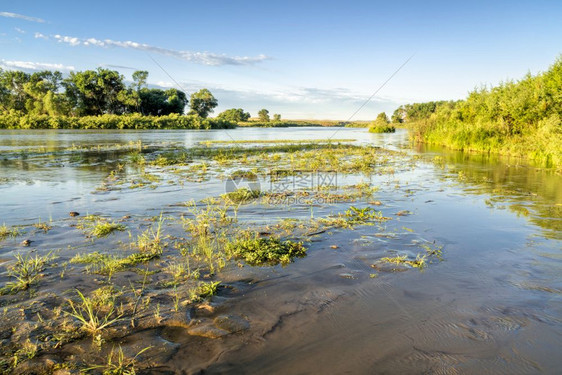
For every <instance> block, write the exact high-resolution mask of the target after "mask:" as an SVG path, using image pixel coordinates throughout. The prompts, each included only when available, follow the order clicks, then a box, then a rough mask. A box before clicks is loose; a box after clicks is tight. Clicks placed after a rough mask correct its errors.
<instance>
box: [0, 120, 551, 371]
mask: <svg viewBox="0 0 562 375" xmlns="http://www.w3.org/2000/svg"><path fill="white" fill-rule="evenodd" d="M336 131H337V133H335V132H336ZM334 133H335V135H334ZM231 137H232V138H234V139H236V140H240V139H262V140H273V139H319V138H329V137H334V138H347V139H356V143H358V144H372V145H375V146H380V147H386V148H391V149H404V148H407V147H408V146H409V144H408V137H407V133H406V132H405V131H398V132H397V133H395V134H369V133H367V132H366V130H365V129H330V128H303V129H292V128H289V129H286V128H285V129H264V128H257V129H235V130H228V131H222V130H221V131H179V130H174V131H138V132H137V131H123V132H120V131H66V130H65V131H35V130H34V131H2V132H0V195H1V197H2V199H1V201H0V224H2V223H4V222H5V223H7V224H9V225H18V224H25V223H29V221H31V220H37V219H38V218H42V219H47V218H53V219H54V220H55V221H56V220H57V219H61V218H64V217H68V212H69V211H79V212H84V213H92V214H93V213H103V214H104V215H106V216H110V217H120V216H123V215H132V216H135V215H138V217H147V216H155V215H158V214H159V213H160V212H162V210H163V209H165V210H166V214H168V215H171V214H177V215H179V214H180V212H181V210H182V208H179V206H178V203H179V202H185V201H188V200H191V199H194V200H201V199H203V198H206V197H208V196H216V195H218V194H221V193H222V192H223V188H224V187H223V181H222V180H220V179H217V178H207V179H202V180H201V182H198V181H197V180H189V181H188V180H187V179H186V178H184V177H182V176H183V175H181V174H179V172H181V170H178V171H172V172H171V173H172V174H177V176H178V177H177V178H176V179H175V180H174V181H175V182H174V184H167V183H161V184H159V185H158V184H153V185H151V184H150V181H149V180H150V179H151V178H152V179H157V178H160V177H162V176H161V175H160V174H159V170H158V169H157V168H156V169H154V170H152V171H149V172H150V173H151V174H150V175H148V172H147V171H143V170H142V168H137V167H135V166H134V165H131V164H130V163H129V164H127V166H123V164H124V160H125V159H126V158H127V159H128V158H131V157H132V155H133V154H134V153H135V152H136V151H135V143H136V142H138V141H142V144H143V145H144V146H147V147H148V148H152V150H157V149H158V148H159V147H164V146H165V147H166V148H168V149H169V148H183V147H187V148H189V147H193V146H195V145H196V144H197V142H200V141H205V140H229V139H231ZM115 145H121V148H120V147H113V146H115ZM127 145H131V146H130V148H128V147H129V146H127ZM94 146H96V147H97V146H100V149H99V150H92V149H91V148H92V147H94ZM104 146H107V147H105V148H104ZM256 147H257V146H256ZM85 149H90V150H85ZM26 150H27V151H26ZM414 151H415V157H416V158H419V161H418V163H417V165H416V167H415V168H414V169H410V168H404V169H403V170H400V169H397V170H396V173H394V174H393V173H386V174H381V175H374V176H370V177H369V179H368V181H369V182H370V183H372V184H373V185H375V186H378V187H379V190H378V191H377V192H376V195H375V199H376V200H378V201H380V202H381V203H382V204H381V205H380V206H377V209H380V210H381V211H382V213H383V214H384V215H385V216H388V217H392V220H391V221H389V222H388V223H385V224H381V225H380V226H378V227H377V228H375V227H372V226H362V227H361V226H360V227H357V228H356V229H355V230H353V231H349V230H339V231H334V232H333V233H332V232H330V233H322V234H321V235H320V236H319V237H313V238H312V241H311V243H310V250H309V255H308V256H307V257H306V258H303V259H299V260H298V261H297V262H295V263H294V264H291V265H289V266H288V267H286V268H281V267H276V268H250V267H244V269H242V270H238V269H234V270H229V271H228V272H230V273H231V274H230V275H229V274H228V273H227V274H225V275H222V276H223V279H224V280H226V282H228V280H229V278H230V279H232V280H240V279H241V277H242V276H243V278H244V280H250V281H251V282H247V283H245V284H244V285H241V284H242V283H240V285H239V284H236V283H233V286H232V291H231V292H230V293H231V295H228V296H219V298H223V299H224V301H226V302H224V301H223V304H222V305H221V306H222V307H221V309H223V310H221V311H220V312H221V313H223V312H224V313H232V314H236V315H238V316H243V317H245V318H247V319H248V321H250V322H251V327H252V328H251V330H250V331H249V332H248V333H246V334H240V335H235V336H232V337H230V336H229V338H225V339H224V340H222V339H218V340H212V339H201V342H198V343H197V345H193V338H192V337H191V336H188V335H186V334H185V332H184V331H182V330H177V331H174V330H173V329H171V330H164V331H162V332H160V331H158V332H157V334H154V332H152V331H147V332H140V333H136V334H135V335H139V338H138V340H139V341H141V342H143V343H144V341H143V340H147V338H148V337H151V336H150V335H152V334H154V337H152V338H150V340H153V341H150V342H160V343H165V345H166V346H174V348H175V349H174V351H173V353H172V354H169V356H168V357H166V358H167V359H166V360H165V362H166V370H169V371H172V372H175V373H180V372H182V371H185V372H186V373H191V372H197V371H199V370H201V369H205V370H206V371H207V372H208V373H255V374H258V373H279V374H281V373H344V372H348V373H374V372H375V373H536V372H540V371H543V372H547V373H556V372H557V371H559V368H560V365H561V364H562V359H561V358H559V353H558V351H559V348H560V344H561V339H560V338H561V337H562V318H561V317H562V278H560V275H561V274H562V251H561V250H562V246H561V240H562V234H561V233H562V177H561V176H560V175H557V174H555V173H553V172H551V171H545V170H540V169H536V168H533V167H530V166H525V165H521V163H516V162H514V161H513V160H504V159H501V158H497V157H491V156H482V155H478V154H474V155H467V154H463V153H459V152H452V151H447V150H444V149H439V148H418V149H416V150H414ZM115 174H118V177H119V180H117V181H114V180H112V178H113V177H114V176H115ZM143 174H144V175H143ZM354 178H355V177H354ZM119 181H129V182H131V183H137V182H138V181H141V182H142V183H146V184H147V186H146V187H143V188H138V189H131V188H129V187H127V188H122V186H119V185H117V183H118V182H119ZM356 182H358V181H355V183H356ZM151 186H152V187H151ZM345 206H348V205H340V206H338V207H336V208H337V209H338V210H339V211H341V210H342V209H345ZM269 209H270V210H269V211H266V212H267V215H269V216H267V217H266V216H264V211H263V210H261V211H260V209H258V208H254V207H252V206H248V207H245V208H242V209H241V210H240V213H239V218H240V219H241V220H242V219H246V218H252V219H253V220H262V221H265V222H267V220H268V219H271V218H274V219H278V218H280V217H286V216H293V215H294V216H299V215H301V216H303V215H304V216H305V217H306V216H307V215H308V216H312V215H318V216H320V215H326V214H329V213H330V211H331V210H333V209H334V207H316V206H312V207H278V208H274V207H270V208H269ZM404 210H407V211H409V212H411V213H412V214H411V215H407V216H401V215H396V214H397V213H398V212H401V211H404ZM175 234H176V235H178V236H180V235H181V233H175ZM55 235H56V230H55ZM56 241H59V242H57V245H58V246H59V247H61V248H63V247H64V246H65V241H68V239H66V238H65V237H64V236H63V235H61V237H60V238H58V239H57V240H56ZM433 241H435V242H436V244H442V245H444V249H443V253H444V261H442V262H437V263H435V264H431V266H430V267H428V269H427V270H424V271H422V272H418V271H414V272H401V273H398V272H385V273H383V272H380V273H377V274H375V272H376V271H374V269H373V267H372V264H373V261H375V260H376V259H379V258H380V257H381V254H389V253H393V252H396V253H404V252H405V253H408V252H409V251H411V250H412V249H413V248H415V247H416V246H419V244H420V243H426V242H429V243H432V242H433ZM12 250H14V248H13V247H9V246H8V247H5V248H3V249H2V252H3V253H8V252H10V251H12ZM241 275H242V276H241ZM156 337H157V340H160V341H154V340H156ZM130 340H134V338H130ZM160 345H164V344H160ZM194 358H197V361H196V360H194Z"/></svg>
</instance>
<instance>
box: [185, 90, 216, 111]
mask: <svg viewBox="0 0 562 375" xmlns="http://www.w3.org/2000/svg"><path fill="white" fill-rule="evenodd" d="M217 105H218V102H217V99H215V97H214V96H213V94H211V92H210V91H209V90H207V89H201V90H199V91H197V92H195V93H193V94H191V104H190V106H191V113H196V114H198V115H199V116H200V117H203V118H205V117H207V116H209V113H212V112H213V109H214V108H215V107H216V106H217Z"/></svg>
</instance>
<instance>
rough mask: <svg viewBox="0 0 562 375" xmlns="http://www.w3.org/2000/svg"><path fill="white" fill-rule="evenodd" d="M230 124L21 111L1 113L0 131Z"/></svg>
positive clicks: (177, 118) (225, 125)
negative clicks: (55, 114) (41, 113)
mask: <svg viewBox="0 0 562 375" xmlns="http://www.w3.org/2000/svg"><path fill="white" fill-rule="evenodd" d="M233 127H235V124H233V123H232V122H230V121H224V120H222V119H204V118H201V117H199V116H196V115H187V116H182V115H178V114H176V113H172V114H170V115H167V116H142V115H140V114H138V113H135V114H130V115H102V116H84V117H67V116H49V115H25V114H23V113H21V112H14V111H11V112H7V113H4V114H0V129H230V128H233Z"/></svg>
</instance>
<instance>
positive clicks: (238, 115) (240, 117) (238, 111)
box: [217, 108, 250, 123]
mask: <svg viewBox="0 0 562 375" xmlns="http://www.w3.org/2000/svg"><path fill="white" fill-rule="evenodd" d="M217 118H219V119H221V120H225V121H232V122H235V123H238V122H242V121H248V120H249V119H250V114H249V113H248V112H244V110H243V109H242V108H231V109H227V110H226V111H223V112H221V113H219V115H218V116H217Z"/></svg>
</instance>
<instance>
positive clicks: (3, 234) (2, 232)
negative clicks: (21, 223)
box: [0, 224, 20, 241]
mask: <svg viewBox="0 0 562 375" xmlns="http://www.w3.org/2000/svg"><path fill="white" fill-rule="evenodd" d="M19 235H20V231H19V229H18V228H14V227H11V228H10V227H8V226H6V224H3V225H2V226H0V241H2V240H4V239H6V238H7V237H17V236H19Z"/></svg>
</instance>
